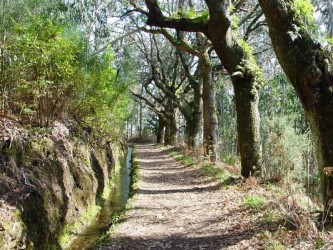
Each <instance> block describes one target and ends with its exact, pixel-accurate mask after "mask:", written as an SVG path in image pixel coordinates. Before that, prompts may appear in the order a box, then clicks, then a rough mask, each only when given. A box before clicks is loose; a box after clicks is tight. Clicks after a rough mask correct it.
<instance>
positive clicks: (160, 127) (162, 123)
mask: <svg viewBox="0 0 333 250" xmlns="http://www.w3.org/2000/svg"><path fill="white" fill-rule="evenodd" d="M165 124H166V122H165V120H164V118H163V117H161V116H158V127H157V133H156V142H157V143H159V144H160V143H163V140H164V134H163V132H164V128H165Z"/></svg>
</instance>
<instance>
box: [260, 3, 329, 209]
mask: <svg viewBox="0 0 333 250" xmlns="http://www.w3.org/2000/svg"><path fill="white" fill-rule="evenodd" d="M259 3H260V6H261V8H262V9H263V12H264V14H265V17H266V20H267V23H268V27H269V34H270V37H271V40H272V44H273V47H274V50H275V53H276V56H277V58H278V60H279V62H280V64H281V66H282V68H283V70H284V72H285V73H286V75H287V76H288V78H289V80H290V82H291V84H292V85H293V87H294V88H295V90H296V92H297V95H298V96H299V98H300V100H301V102H302V105H303V107H304V109H305V112H306V114H307V118H308V120H309V122H310V125H311V130H312V135H313V139H314V142H315V144H316V151H317V159H318V164H319V169H320V172H321V182H322V193H323V200H324V204H325V210H326V211H333V209H332V206H333V129H332V128H333V107H332V100H333V72H332V59H331V55H330V54H329V52H325V51H324V50H323V49H322V48H321V46H320V44H318V43H316V42H315V41H314V39H312V38H311V36H310V34H309V33H308V32H307V29H306V28H305V24H304V23H303V19H304V17H303V18H302V17H300V16H299V15H297V14H296V12H295V7H294V6H293V1H289V0H288V1H287V0H270V1H266V0H259ZM295 28H297V29H299V30H295ZM295 32H297V33H298V35H297V36H296V37H293V36H292V34H293V33H294V34H295Z"/></svg>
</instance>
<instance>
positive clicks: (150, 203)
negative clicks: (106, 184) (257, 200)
mask: <svg viewBox="0 0 333 250" xmlns="http://www.w3.org/2000/svg"><path fill="white" fill-rule="evenodd" d="M135 148H136V155H137V162H138V165H139V171H140V180H139V182H138V186H139V190H138V193H137V194H136V195H135V197H134V200H133V203H132V207H131V209H130V210H129V211H128V212H127V213H126V216H125V220H124V222H123V223H122V224H121V225H120V226H119V227H118V228H117V230H116V233H115V235H114V237H113V238H112V240H111V241H110V242H108V243H106V244H103V245H101V246H100V247H99V249H113V250H115V249H129V250H130V249H138V250H141V249H142V250H149V249H182V250H186V249H191V250H192V249H214V250H215V249H237V250H240V249H260V243H258V242H257V241H256V240H254V238H255V237H254V236H255V235H257V234H258V233H259V232H260V231H261V230H262V229H260V227H258V228H257V227H256V226H255V225H256V224H257V223H255V221H252V219H253V220H255V218H251V216H245V217H244V213H246V211H244V209H242V208H241V207H242V197H243V195H242V194H241V191H237V190H236V188H235V187H233V188H232V189H231V188H221V185H220V183H219V182H218V181H217V180H215V179H213V178H208V177H205V176H203V175H202V174H200V173H199V172H198V171H197V170H194V169H192V168H191V167H185V166H183V165H181V164H180V163H179V162H177V161H175V160H174V159H172V158H171V157H170V156H168V155H167V154H166V153H164V152H161V150H159V149H158V148H157V147H155V146H154V145H152V144H139V145H136V146H135ZM253 237H254V238H253Z"/></svg>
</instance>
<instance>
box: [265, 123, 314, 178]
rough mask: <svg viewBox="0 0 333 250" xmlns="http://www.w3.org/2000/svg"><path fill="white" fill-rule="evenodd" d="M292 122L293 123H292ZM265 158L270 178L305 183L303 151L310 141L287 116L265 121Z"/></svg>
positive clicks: (266, 173)
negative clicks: (298, 131)
mask: <svg viewBox="0 0 333 250" xmlns="http://www.w3.org/2000/svg"><path fill="white" fill-rule="evenodd" d="M291 124H292V123H291ZM263 125H264V126H263V131H262V134H263V140H264V141H263V160H264V165H265V175H266V177H268V178H273V179H276V178H277V179H283V178H284V177H286V178H287V181H292V182H293V181H298V182H299V183H303V182H304V179H305V169H304V163H303V152H304V151H305V149H306V147H307V145H309V141H308V139H307V137H306V136H305V135H302V134H297V133H296V132H295V129H294V128H293V127H292V126H291V125H290V122H289V121H288V119H287V118H286V117H273V119H269V120H264V121H263Z"/></svg>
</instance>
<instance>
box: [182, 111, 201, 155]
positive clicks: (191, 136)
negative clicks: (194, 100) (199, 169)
mask: <svg viewBox="0 0 333 250" xmlns="http://www.w3.org/2000/svg"><path fill="white" fill-rule="evenodd" d="M185 120H186V126H185V136H186V145H187V147H188V148H189V149H191V150H193V149H194V148H195V147H196V145H197V143H196V137H197V135H198V133H199V128H200V113H196V114H192V116H191V117H185Z"/></svg>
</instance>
